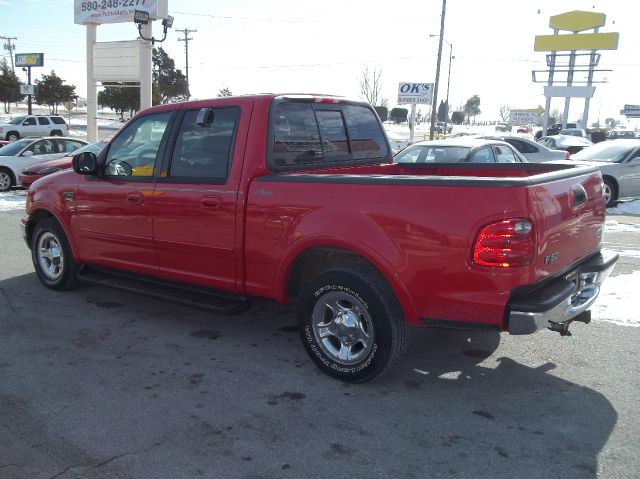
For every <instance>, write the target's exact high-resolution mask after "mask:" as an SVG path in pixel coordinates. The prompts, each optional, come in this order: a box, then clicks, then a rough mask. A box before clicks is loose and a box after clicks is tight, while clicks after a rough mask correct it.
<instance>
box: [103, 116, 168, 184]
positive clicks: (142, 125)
mask: <svg viewBox="0 0 640 479" xmlns="http://www.w3.org/2000/svg"><path fill="white" fill-rule="evenodd" d="M172 115H173V112H169V111H167V112H160V113H152V114H150V115H145V116H143V117H140V118H138V119H137V120H135V121H134V122H133V123H131V124H130V125H128V126H127V127H126V128H125V129H124V130H123V131H122V132H121V133H120V134H119V135H118V136H117V137H116V138H115V139H114V140H113V142H112V143H111V145H110V147H109V151H108V153H107V158H106V161H105V175H107V176H133V177H151V176H153V173H154V167H155V163H156V158H157V156H158V150H159V149H160V142H161V140H162V138H163V136H164V135H165V133H166V130H167V125H168V124H169V120H170V119H171V116H172Z"/></svg>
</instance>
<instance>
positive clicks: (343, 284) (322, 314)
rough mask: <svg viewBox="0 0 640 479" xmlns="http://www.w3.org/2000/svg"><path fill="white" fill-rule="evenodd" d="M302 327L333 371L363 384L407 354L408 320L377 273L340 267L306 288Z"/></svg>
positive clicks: (314, 353) (315, 353) (319, 359)
mask: <svg viewBox="0 0 640 479" xmlns="http://www.w3.org/2000/svg"><path fill="white" fill-rule="evenodd" d="M298 328H299V330H300V334H301V336H302V342H303V343H304V346H305V348H306V350H307V353H308V354H309V356H310V357H311V359H312V360H313V361H314V362H315V364H316V365H317V366H318V367H319V368H320V369H321V370H322V371H323V372H325V373H327V374H328V375H330V376H332V377H334V378H336V379H340V380H342V381H346V382H364V381H368V380H370V379H373V378H374V377H376V376H378V375H380V374H382V373H383V372H384V371H386V370H387V369H388V368H389V367H390V366H391V365H393V364H394V363H395V361H396V360H397V359H398V358H399V357H400V356H401V355H402V353H403V352H404V349H405V345H406V338H407V324H406V321H405V318H404V315H403V314H402V311H401V309H400V306H399V305H398V302H397V300H396V298H395V296H394V294H393V292H392V291H391V289H390V288H389V286H388V285H387V284H386V283H385V282H384V280H383V279H381V278H380V277H379V275H378V274H376V273H373V272H369V271H364V270H358V269H337V270H333V271H329V272H326V273H323V274H321V275H320V276H318V277H317V278H316V279H314V280H313V281H311V282H310V283H309V284H308V285H307V286H306V287H305V288H304V290H303V292H302V295H301V298H300V302H299V304H298Z"/></svg>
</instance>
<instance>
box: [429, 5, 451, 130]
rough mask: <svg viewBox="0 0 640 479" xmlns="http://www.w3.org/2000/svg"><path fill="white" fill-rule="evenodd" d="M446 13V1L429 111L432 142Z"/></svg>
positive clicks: (443, 8)
mask: <svg viewBox="0 0 640 479" xmlns="http://www.w3.org/2000/svg"><path fill="white" fill-rule="evenodd" d="M446 11H447V0H442V16H441V17H440V42H439V44H438V63H437V64H436V81H435V86H434V88H433V100H432V102H433V105H432V109H431V128H430V129H429V139H430V140H433V132H434V130H435V126H436V112H437V108H438V103H437V102H438V84H439V83H440V60H441V59H442V42H443V40H444V15H445V13H446Z"/></svg>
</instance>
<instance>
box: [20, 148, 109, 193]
mask: <svg viewBox="0 0 640 479" xmlns="http://www.w3.org/2000/svg"><path fill="white" fill-rule="evenodd" d="M106 145H107V142H104V141H99V142H97V143H90V144H88V145H85V146H83V147H82V148H78V149H77V150H75V151H73V152H72V153H71V154H68V155H65V156H63V157H62V158H56V159H55V160H47V161H43V162H41V163H35V164H33V165H31V166H28V167H26V168H25V169H24V170H22V172H21V173H20V183H21V184H22V186H24V187H25V188H28V187H29V186H30V185H31V183H33V182H34V181H36V180H37V179H39V178H42V177H43V176H47V175H50V174H51V173H55V172H56V171H60V170H66V169H69V168H71V163H72V161H73V157H74V156H75V155H77V154H79V153H84V152H85V151H90V152H91V153H93V154H94V155H96V156H97V155H98V154H99V153H100V152H101V151H102V150H103V148H104V147H105V146H106Z"/></svg>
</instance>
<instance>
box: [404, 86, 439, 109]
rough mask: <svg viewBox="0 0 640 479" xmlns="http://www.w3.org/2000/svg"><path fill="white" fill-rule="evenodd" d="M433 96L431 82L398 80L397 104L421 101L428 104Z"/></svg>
mask: <svg viewBox="0 0 640 479" xmlns="http://www.w3.org/2000/svg"><path fill="white" fill-rule="evenodd" d="M432 98H433V83H411V82H400V83H399V84H398V105H402V104H413V103H416V104H417V103H421V104H426V105H430V104H431V100H432Z"/></svg>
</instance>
